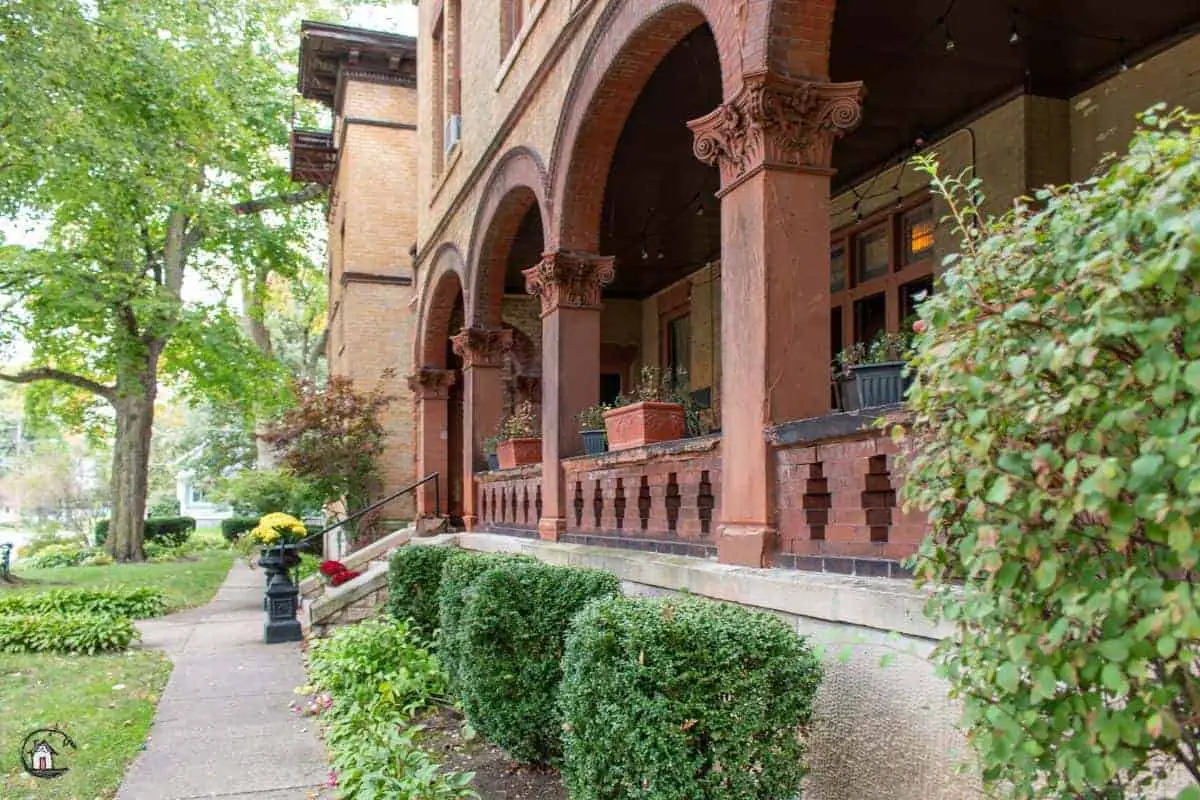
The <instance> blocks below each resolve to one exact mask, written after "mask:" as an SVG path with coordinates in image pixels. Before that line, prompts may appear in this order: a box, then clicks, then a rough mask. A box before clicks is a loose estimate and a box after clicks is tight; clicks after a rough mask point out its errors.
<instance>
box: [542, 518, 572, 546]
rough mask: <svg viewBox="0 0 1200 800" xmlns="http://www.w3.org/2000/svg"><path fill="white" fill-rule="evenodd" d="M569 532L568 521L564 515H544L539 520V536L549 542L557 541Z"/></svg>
mask: <svg viewBox="0 0 1200 800" xmlns="http://www.w3.org/2000/svg"><path fill="white" fill-rule="evenodd" d="M566 532H567V521H566V520H565V519H563V518H562V517H542V518H541V519H539V520H538V537H540V538H541V539H543V540H545V541H547V542H557V541H558V537H560V536H562V535H563V534H564V533H566Z"/></svg>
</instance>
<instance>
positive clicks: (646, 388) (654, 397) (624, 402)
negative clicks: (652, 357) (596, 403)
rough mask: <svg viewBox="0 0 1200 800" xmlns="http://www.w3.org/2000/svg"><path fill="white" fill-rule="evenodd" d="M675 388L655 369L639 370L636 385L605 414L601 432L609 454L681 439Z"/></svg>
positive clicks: (682, 419) (682, 422)
mask: <svg viewBox="0 0 1200 800" xmlns="http://www.w3.org/2000/svg"><path fill="white" fill-rule="evenodd" d="M681 399H682V398H681V397H680V392H679V390H678V384H677V383H675V382H672V381H671V380H670V378H669V377H666V376H664V375H662V373H661V372H660V371H659V370H658V369H657V368H655V367H651V366H644V367H642V371H641V374H640V376H639V380H638V384H637V386H635V387H634V390H633V392H632V393H631V394H629V395H622V396H621V397H619V398H617V402H616V404H615V406H614V407H613V408H611V409H609V410H608V411H605V412H604V414H603V416H604V428H605V430H606V431H607V432H608V446H609V448H610V449H612V450H622V449H624V448H627V447H641V446H643V445H647V444H654V443H655V442H669V441H672V440H674V439H682V438H683V436H684V432H685V431H686V430H687V414H686V411H685V406H684V403H683V402H680V401H681Z"/></svg>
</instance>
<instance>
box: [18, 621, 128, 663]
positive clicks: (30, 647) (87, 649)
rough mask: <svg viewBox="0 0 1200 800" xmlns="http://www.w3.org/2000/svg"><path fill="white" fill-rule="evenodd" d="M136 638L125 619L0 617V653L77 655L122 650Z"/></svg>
mask: <svg viewBox="0 0 1200 800" xmlns="http://www.w3.org/2000/svg"><path fill="white" fill-rule="evenodd" d="M138 637H139V634H138V632H137V628H135V627H134V626H133V622H132V621H131V620H130V619H129V618H128V617H118V616H113V615H112V614H91V613H80V612H72V613H61V612H58V611H51V612H45V611H39V612H36V613H30V614H0V653H48V652H54V653H80V654H85V655H93V654H95V653H103V652H107V651H111V650H124V649H125V648H126V647H128V646H129V645H130V643H131V642H133V641H134V640H135V639H137V638H138Z"/></svg>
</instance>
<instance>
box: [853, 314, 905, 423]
mask: <svg viewBox="0 0 1200 800" xmlns="http://www.w3.org/2000/svg"><path fill="white" fill-rule="evenodd" d="M911 347H912V334H911V333H908V332H901V333H881V334H879V335H878V336H876V337H875V338H874V339H872V340H871V341H870V342H869V343H866V342H856V343H855V344H853V345H851V346H850V347H847V348H845V349H844V350H842V352H840V353H838V356H837V363H838V366H839V368H840V374H839V375H838V378H837V382H838V394H839V395H840V397H841V401H842V410H843V411H857V410H859V409H862V408H874V407H876V406H888V405H897V404H899V403H902V402H904V393H905V392H906V391H908V386H909V383H910V379H909V377H908V376H907V375H906V374H905V367H906V366H907V365H908V360H907V358H908V353H909V350H910V349H911Z"/></svg>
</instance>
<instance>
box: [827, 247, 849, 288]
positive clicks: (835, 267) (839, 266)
mask: <svg viewBox="0 0 1200 800" xmlns="http://www.w3.org/2000/svg"><path fill="white" fill-rule="evenodd" d="M845 288H846V243H845V242H838V243H837V244H835V245H834V246H833V247H831V248H829V293H830V294H837V293H838V292H840V291H843V290H845Z"/></svg>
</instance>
